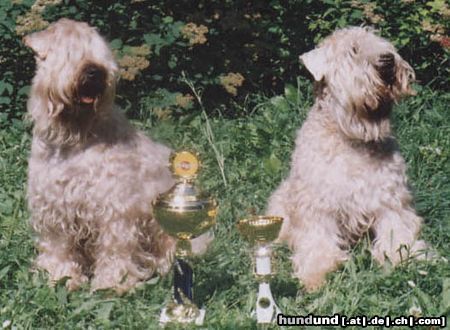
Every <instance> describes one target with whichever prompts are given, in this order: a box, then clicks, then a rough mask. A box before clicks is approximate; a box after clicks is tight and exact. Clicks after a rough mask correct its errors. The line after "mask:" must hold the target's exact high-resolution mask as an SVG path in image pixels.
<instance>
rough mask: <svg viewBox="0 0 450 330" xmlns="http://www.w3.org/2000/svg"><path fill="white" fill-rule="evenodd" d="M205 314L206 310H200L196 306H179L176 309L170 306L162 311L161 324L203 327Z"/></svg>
mask: <svg viewBox="0 0 450 330" xmlns="http://www.w3.org/2000/svg"><path fill="white" fill-rule="evenodd" d="M205 313H206V310H205V309H204V308H201V309H198V308H197V307H196V306H185V305H177V306H176V307H175V306H172V305H170V306H167V307H164V308H163V309H162V310H161V316H160V317H159V323H160V324H161V325H165V324H169V323H182V324H189V323H191V324H192V323H193V324H195V325H203V322H204V320H205Z"/></svg>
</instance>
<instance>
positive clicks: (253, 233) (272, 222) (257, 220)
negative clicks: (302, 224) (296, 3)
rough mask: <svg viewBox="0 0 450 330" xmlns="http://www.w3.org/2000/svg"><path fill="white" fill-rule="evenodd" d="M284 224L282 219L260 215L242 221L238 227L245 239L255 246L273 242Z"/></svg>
mask: <svg viewBox="0 0 450 330" xmlns="http://www.w3.org/2000/svg"><path fill="white" fill-rule="evenodd" d="M282 224H283V218H282V217H276V216H266V215H258V216H253V217H250V218H246V219H242V220H240V221H239V222H238V225H237V226H238V229H239V232H240V233H241V235H242V236H243V237H244V239H245V240H246V241H248V242H250V244H252V245H255V244H268V243H270V242H273V241H274V240H275V239H276V238H277V237H278V234H279V232H280V229H281V225H282Z"/></svg>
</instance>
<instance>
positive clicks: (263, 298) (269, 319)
mask: <svg viewBox="0 0 450 330" xmlns="http://www.w3.org/2000/svg"><path fill="white" fill-rule="evenodd" d="M280 313H281V311H280V309H279V308H278V306H277V305H276V304H275V300H274V299H273V296H272V292H271V291H270V286H269V283H264V282H263V283H259V292H258V298H257V300H256V321H257V323H258V325H264V324H272V323H275V322H276V319H277V315H278V314H280Z"/></svg>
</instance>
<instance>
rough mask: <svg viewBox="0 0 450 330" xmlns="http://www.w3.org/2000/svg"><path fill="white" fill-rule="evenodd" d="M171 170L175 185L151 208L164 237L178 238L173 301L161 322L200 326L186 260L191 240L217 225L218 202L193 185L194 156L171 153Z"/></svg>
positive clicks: (201, 314)
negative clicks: (165, 234) (163, 232)
mask: <svg viewBox="0 0 450 330" xmlns="http://www.w3.org/2000/svg"><path fill="white" fill-rule="evenodd" d="M170 167H171V170H172V173H173V174H174V176H175V178H176V183H175V185H174V186H173V187H172V188H171V189H170V190H169V191H168V192H166V193H165V194H162V195H160V196H159V197H158V199H157V200H156V202H155V205H154V215H155V219H156V221H158V223H159V224H160V226H161V227H162V229H163V230H164V231H165V232H166V233H167V234H169V235H170V236H172V237H174V238H176V239H177V245H176V252H175V255H176V258H175V263H174V267H173V288H174V291H173V299H172V301H171V302H169V303H168V304H167V306H166V307H165V308H164V309H163V310H162V312H161V317H160V322H161V323H162V324H165V323H171V322H173V323H195V324H197V325H202V324H203V320H204V317H205V310H204V309H199V308H198V307H197V306H196V305H195V304H194V303H193V301H192V300H193V289H192V288H193V273H192V268H191V266H190V265H189V264H188V262H187V259H188V258H189V257H190V256H191V255H192V246H191V239H194V238H196V237H198V236H200V235H202V234H205V233H207V231H209V230H210V229H211V228H212V227H213V226H214V224H215V223H216V213H217V203H216V201H215V200H214V199H212V198H210V197H209V196H207V195H205V194H204V193H202V192H201V191H200V190H199V188H198V187H197V186H196V185H195V183H194V181H195V179H196V177H197V172H198V170H199V168H200V163H199V160H198V159H197V157H196V156H195V155H194V154H192V153H191V152H188V151H181V152H178V153H175V154H173V155H172V157H171V161H170ZM205 235H206V234H205Z"/></svg>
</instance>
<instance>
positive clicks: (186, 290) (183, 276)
mask: <svg viewBox="0 0 450 330" xmlns="http://www.w3.org/2000/svg"><path fill="white" fill-rule="evenodd" d="M192 287H193V272H192V267H191V266H190V265H189V264H188V263H187V262H186V261H184V260H183V259H180V258H176V259H175V264H174V268H173V297H174V299H175V301H176V302H177V303H178V304H182V303H183V301H184V298H187V299H189V300H190V301H192V300H193V299H194V294H193V290H192Z"/></svg>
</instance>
